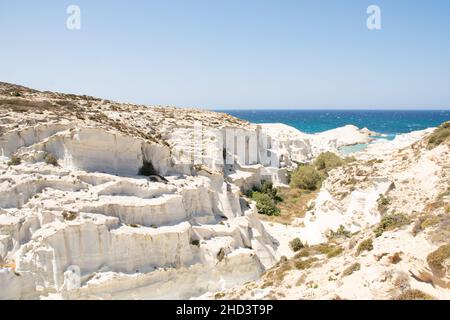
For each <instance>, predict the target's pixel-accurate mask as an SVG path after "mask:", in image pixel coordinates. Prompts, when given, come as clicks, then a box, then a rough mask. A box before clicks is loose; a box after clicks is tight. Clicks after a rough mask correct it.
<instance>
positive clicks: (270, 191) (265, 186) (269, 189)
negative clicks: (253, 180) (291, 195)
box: [261, 181, 283, 203]
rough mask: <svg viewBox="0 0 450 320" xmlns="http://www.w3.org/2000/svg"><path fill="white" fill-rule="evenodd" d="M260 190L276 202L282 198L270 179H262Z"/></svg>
mask: <svg viewBox="0 0 450 320" xmlns="http://www.w3.org/2000/svg"><path fill="white" fill-rule="evenodd" d="M261 192H262V193H265V194H267V195H268V196H269V197H270V198H271V199H272V200H273V201H275V202H276V203H278V202H282V201H283V199H282V198H281V197H280V196H279V195H278V189H277V188H274V187H273V183H272V182H270V181H263V183H262V185H261Z"/></svg>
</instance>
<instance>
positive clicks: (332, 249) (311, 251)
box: [294, 239, 344, 259]
mask: <svg viewBox="0 0 450 320" xmlns="http://www.w3.org/2000/svg"><path fill="white" fill-rule="evenodd" d="M294 240H295V239H294ZM296 252H297V253H296V255H295V257H294V258H295V259H299V258H304V257H308V256H311V255H319V254H324V255H326V256H327V258H334V257H337V256H338V255H340V254H341V253H342V252H344V249H343V248H342V247H341V246H338V245H330V244H318V245H315V246H310V247H306V246H303V247H302V248H300V249H299V250H297V251H296Z"/></svg>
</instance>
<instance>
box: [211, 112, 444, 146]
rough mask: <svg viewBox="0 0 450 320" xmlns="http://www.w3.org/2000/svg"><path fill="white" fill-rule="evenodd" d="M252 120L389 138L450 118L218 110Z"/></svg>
mask: <svg viewBox="0 0 450 320" xmlns="http://www.w3.org/2000/svg"><path fill="white" fill-rule="evenodd" d="M220 111H221V112H225V113H228V114H230V115H233V116H235V117H238V118H241V119H244V120H247V121H250V122H253V123H284V124H287V125H290V126H292V127H295V128H297V129H298V130H300V131H303V132H306V133H316V132H321V131H325V130H330V129H334V128H337V127H342V126H345V125H347V124H353V125H355V126H357V127H359V128H364V127H366V128H368V129H370V130H372V131H375V132H378V133H380V134H383V135H386V137H387V138H388V139H392V138H394V137H395V135H397V134H400V133H408V132H411V131H415V130H422V129H426V128H429V127H436V126H438V125H440V124H441V123H443V122H445V121H449V120H450V110H427V111H425V110H420V111H418V110H414V111H413V110H407V111H405V110H220Z"/></svg>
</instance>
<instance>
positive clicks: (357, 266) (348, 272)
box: [341, 262, 361, 277]
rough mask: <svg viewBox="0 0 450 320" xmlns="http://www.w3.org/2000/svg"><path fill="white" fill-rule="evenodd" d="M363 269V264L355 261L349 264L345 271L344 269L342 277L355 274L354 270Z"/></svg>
mask: <svg viewBox="0 0 450 320" xmlns="http://www.w3.org/2000/svg"><path fill="white" fill-rule="evenodd" d="M360 269H361V265H360V264H359V263H357V262H356V263H354V264H352V265H351V266H349V267H348V268H346V269H345V270H344V271H342V274H341V276H342V277H347V276H349V275H351V274H353V272H355V271H358V270H360Z"/></svg>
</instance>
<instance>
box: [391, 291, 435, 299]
mask: <svg viewBox="0 0 450 320" xmlns="http://www.w3.org/2000/svg"><path fill="white" fill-rule="evenodd" d="M395 300H435V298H434V297H433V296H430V295H429V294H427V293H425V292H423V291H420V290H416V289H409V290H406V291H404V292H403V293H402V294H400V295H399V296H398V297H397V298H395Z"/></svg>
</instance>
